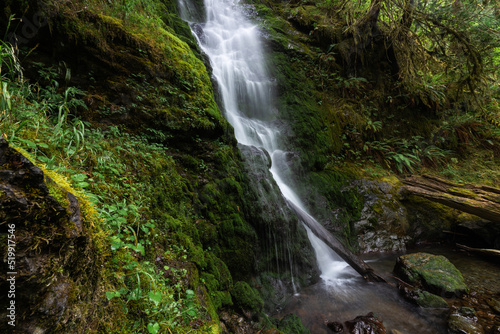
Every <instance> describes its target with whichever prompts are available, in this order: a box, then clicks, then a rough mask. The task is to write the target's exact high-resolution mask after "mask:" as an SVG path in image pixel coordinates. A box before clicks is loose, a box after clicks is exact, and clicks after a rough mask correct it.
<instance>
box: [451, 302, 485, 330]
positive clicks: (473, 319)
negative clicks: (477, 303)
mask: <svg viewBox="0 0 500 334" xmlns="http://www.w3.org/2000/svg"><path fill="white" fill-rule="evenodd" d="M448 333H449V334H484V330H483V327H482V326H481V325H480V324H478V323H477V316H476V312H475V311H474V309H473V308H470V307H462V308H460V309H458V310H455V311H453V312H452V313H451V314H450V318H449V320H448Z"/></svg>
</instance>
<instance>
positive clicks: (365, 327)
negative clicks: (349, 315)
mask: <svg viewBox="0 0 500 334" xmlns="http://www.w3.org/2000/svg"><path fill="white" fill-rule="evenodd" d="M345 325H346V329H347V333H350V334H386V333H387V332H386V329H385V327H384V324H383V323H382V320H380V319H379V318H377V317H376V316H375V315H374V314H373V312H370V313H368V314H367V315H362V316H358V317H356V318H355V319H354V320H350V321H346V322H345Z"/></svg>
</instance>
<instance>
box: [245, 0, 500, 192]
mask: <svg viewBox="0 0 500 334" xmlns="http://www.w3.org/2000/svg"><path fill="white" fill-rule="evenodd" d="M254 3H255V6H256V9H257V11H258V12H259V14H260V15H262V16H264V17H265V20H262V22H263V23H262V24H261V27H262V28H263V29H264V30H266V32H268V33H269V36H270V39H271V40H272V42H271V43H270V47H271V48H273V49H275V51H276V52H283V53H288V54H289V55H290V62H291V63H292V64H293V65H292V66H293V70H292V71H290V73H288V72H287V71H288V69H287V70H284V69H286V68H287V67H286V65H283V64H282V63H281V62H280V61H277V62H276V63H275V64H273V66H274V67H276V68H277V69H278V70H277V72H282V73H283V74H284V75H285V76H286V77H287V78H288V80H289V81H291V82H292V83H290V84H288V86H287V87H286V88H283V89H282V91H283V92H288V91H291V90H293V88H292V87H293V86H294V84H293V81H294V80H295V79H296V78H299V79H298V82H300V84H301V86H302V87H308V88H307V89H308V90H311V91H312V92H313V93H314V94H313V95H309V96H308V97H307V98H303V99H302V101H301V107H300V108H301V110H302V112H303V113H304V114H307V115H309V116H311V117H309V119H308V120H307V122H302V121H297V119H296V118H297V116H295V113H294V114H293V115H292V116H291V121H292V127H294V131H295V133H296V134H297V135H298V136H299V137H302V133H303V132H304V131H305V130H304V128H305V127H309V128H314V129H315V131H314V134H309V135H308V136H307V137H308V139H309V141H308V142H307V143H300V142H298V143H297V144H298V146H299V147H302V148H303V149H304V151H305V153H304V154H303V155H304V156H307V155H308V154H309V153H308V152H310V151H311V150H313V151H315V152H318V153H319V152H321V154H327V155H328V158H327V159H326V161H325V162H324V163H322V164H319V165H315V166H314V168H315V169H319V170H321V169H322V168H326V169H339V168H340V169H342V170H344V167H343V166H342V164H344V163H347V164H349V165H353V166H357V167H356V168H359V167H366V166H369V165H372V166H376V165H377V166H380V167H382V168H385V169H387V170H390V171H392V172H394V173H397V174H403V175H404V174H408V173H416V172H418V171H421V170H423V169H425V171H426V172H428V173H434V174H441V175H444V176H446V177H451V178H456V179H457V180H461V181H463V180H464V179H463V178H462V177H460V175H462V176H463V175H465V174H467V170H465V169H464V168H466V166H467V164H466V163H465V161H469V159H472V160H473V159H478V160H479V163H478V165H477V168H480V169H481V170H482V171H481V172H478V173H471V174H474V175H476V176H478V177H476V178H467V181H468V182H485V183H488V184H495V183H497V182H498V173H497V171H496V168H494V166H495V164H498V161H499V159H500V136H499V135H500V132H499V129H500V127H499V126H500V124H499V119H500V101H499V98H500V95H499V94H500V86H499V80H500V78H499V77H498V73H499V72H498V69H499V64H500V53H499V51H500V32H499V28H500V12H498V8H497V7H495V5H494V4H493V2H490V1H486V2H484V3H481V4H480V5H478V2H477V1H474V0H470V1H461V2H460V4H458V3H457V2H455V1H431V0H429V1H422V2H419V3H418V4H417V3H414V2H412V1H393V0H389V1H378V0H375V1H357V2H349V1H340V0H339V1H335V0H327V1H313V2H307V3H306V2H303V1H302V2H301V1H292V2H289V3H286V4H282V3H278V2H273V3H272V6H271V7H272V9H273V11H272V12H270V11H268V10H266V9H262V5H261V4H260V2H259V1H254ZM276 14H280V16H281V18H277V17H276ZM286 21H288V22H287V23H288V24H291V25H293V26H294V27H295V28H296V29H298V30H299V31H301V32H302V33H304V35H302V36H300V35H297V34H295V35H293V34H290V33H288V29H290V28H289V27H287V23H285V22H286ZM463 22H466V24H462V23H463ZM283 34H285V35H286V36H287V37H288V38H289V39H290V40H292V41H293V42H291V43H290V42H289V43H288V44H283V45H280V43H281V42H280V41H281V40H286V38H285V39H284V38H283V36H282V35H283ZM297 50H300V52H297ZM276 59H277V58H276ZM299 73H302V74H299ZM278 76H279V75H278ZM281 81H283V80H281ZM308 85H310V86H308ZM294 92H295V91H294ZM280 98H281V99H282V100H287V99H289V97H288V94H287V93H284V94H283V96H281V97H280ZM310 100H315V101H316V104H317V105H316V106H314V105H312V104H311V103H310ZM286 108H293V109H294V108H298V107H296V106H295V105H294V104H290V105H289V106H287V107H286ZM310 118H315V119H317V120H319V121H321V122H324V125H323V126H322V127H321V126H316V125H315V124H314V125H313V121H312V120H310ZM321 136H326V138H329V140H328V141H325V140H324V139H318V143H316V144H312V143H313V142H314V140H315V139H314V138H320V137H321ZM291 140H292V141H294V140H295V139H294V138H292V139H291ZM319 143H321V144H319ZM311 146H314V147H311ZM486 156H487V157H488V160H491V161H493V163H492V164H489V163H488V162H485V161H484V157H486ZM479 175H480V176H479Z"/></svg>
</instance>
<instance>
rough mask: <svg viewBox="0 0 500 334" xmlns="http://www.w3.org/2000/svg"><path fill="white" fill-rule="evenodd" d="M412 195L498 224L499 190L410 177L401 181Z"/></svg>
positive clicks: (499, 216)
mask: <svg viewBox="0 0 500 334" xmlns="http://www.w3.org/2000/svg"><path fill="white" fill-rule="evenodd" d="M403 183H404V184H405V185H406V186H405V187H404V188H405V189H406V191H408V192H409V193H410V194H412V195H416V196H421V197H424V198H426V199H428V200H430V201H433V202H437V203H441V204H444V205H446V206H449V207H451V208H454V209H457V210H460V211H464V212H467V213H470V214H473V215H476V216H478V217H481V218H484V219H487V220H489V221H493V222H500V189H498V188H494V187H490V186H486V185H460V184H456V183H452V182H450V181H447V180H443V179H440V178H437V177H435V176H428V175H424V176H411V177H409V178H406V179H404V180H403Z"/></svg>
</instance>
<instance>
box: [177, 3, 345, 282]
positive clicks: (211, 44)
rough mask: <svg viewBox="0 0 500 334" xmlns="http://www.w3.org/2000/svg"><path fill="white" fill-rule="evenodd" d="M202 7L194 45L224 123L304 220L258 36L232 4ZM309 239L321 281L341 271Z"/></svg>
mask: <svg viewBox="0 0 500 334" xmlns="http://www.w3.org/2000/svg"><path fill="white" fill-rule="evenodd" d="M205 6H206V23H205V24H203V25H202V29H201V31H197V37H198V42H199V45H200V47H201V48H202V50H203V51H204V52H205V53H206V54H207V55H208V56H209V59H210V63H211V65H212V70H213V75H214V77H215V78H216V80H217V83H218V85H219V91H220V93H221V96H222V102H223V107H224V111H225V113H226V118H227V120H228V121H229V123H231V125H232V126H233V127H234V131H235V136H236V139H237V140H238V143H239V144H241V145H246V146H254V147H256V148H258V149H260V150H265V151H267V152H268V153H269V156H270V157H271V166H272V167H271V169H270V171H271V173H272V175H273V178H274V180H275V181H276V183H277V185H278V187H279V189H280V191H281V193H282V194H283V196H284V197H285V198H286V200H287V201H289V202H291V203H293V205H294V208H295V209H296V210H297V209H298V210H302V211H303V212H304V214H306V215H308V216H309V214H308V213H306V212H305V209H304V206H303V204H302V202H301V200H300V199H299V197H298V196H297V194H296V193H295V192H294V191H293V189H292V187H291V185H290V184H287V182H286V181H285V176H284V172H285V170H286V169H287V168H288V167H287V162H286V159H287V158H286V156H287V152H285V151H283V150H282V149H280V147H279V140H280V131H279V129H277V128H276V127H275V126H274V125H273V121H274V120H275V119H276V114H277V113H276V110H275V108H274V101H273V98H274V95H273V86H274V83H273V81H272V80H271V78H270V76H269V74H268V73H267V71H266V68H265V59H264V52H263V50H262V46H261V43H260V40H259V37H260V36H259V31H258V29H257V27H256V26H255V25H254V24H252V23H250V21H249V20H248V19H247V17H246V16H245V15H244V14H243V12H242V10H241V7H239V6H238V2H237V1H235V2H233V1H230V0H206V1H205ZM181 7H184V8H185V7H186V6H185V5H183V6H181ZM308 236H309V239H310V240H311V243H312V245H313V247H314V249H315V252H316V255H317V256H318V257H319V258H321V263H324V265H323V266H322V267H323V268H324V270H322V275H323V277H324V278H328V277H331V278H334V277H335V276H337V273H334V272H332V268H336V269H337V270H339V271H341V270H342V269H343V268H345V267H346V263H345V262H343V261H341V260H340V258H338V256H337V255H336V254H335V253H334V252H333V251H331V250H330V249H328V247H326V246H325V247H316V245H321V244H322V242H321V241H320V240H318V239H317V237H316V236H315V235H314V234H313V233H308ZM327 263H330V264H335V265H328V264H327ZM320 269H321V267H320Z"/></svg>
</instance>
